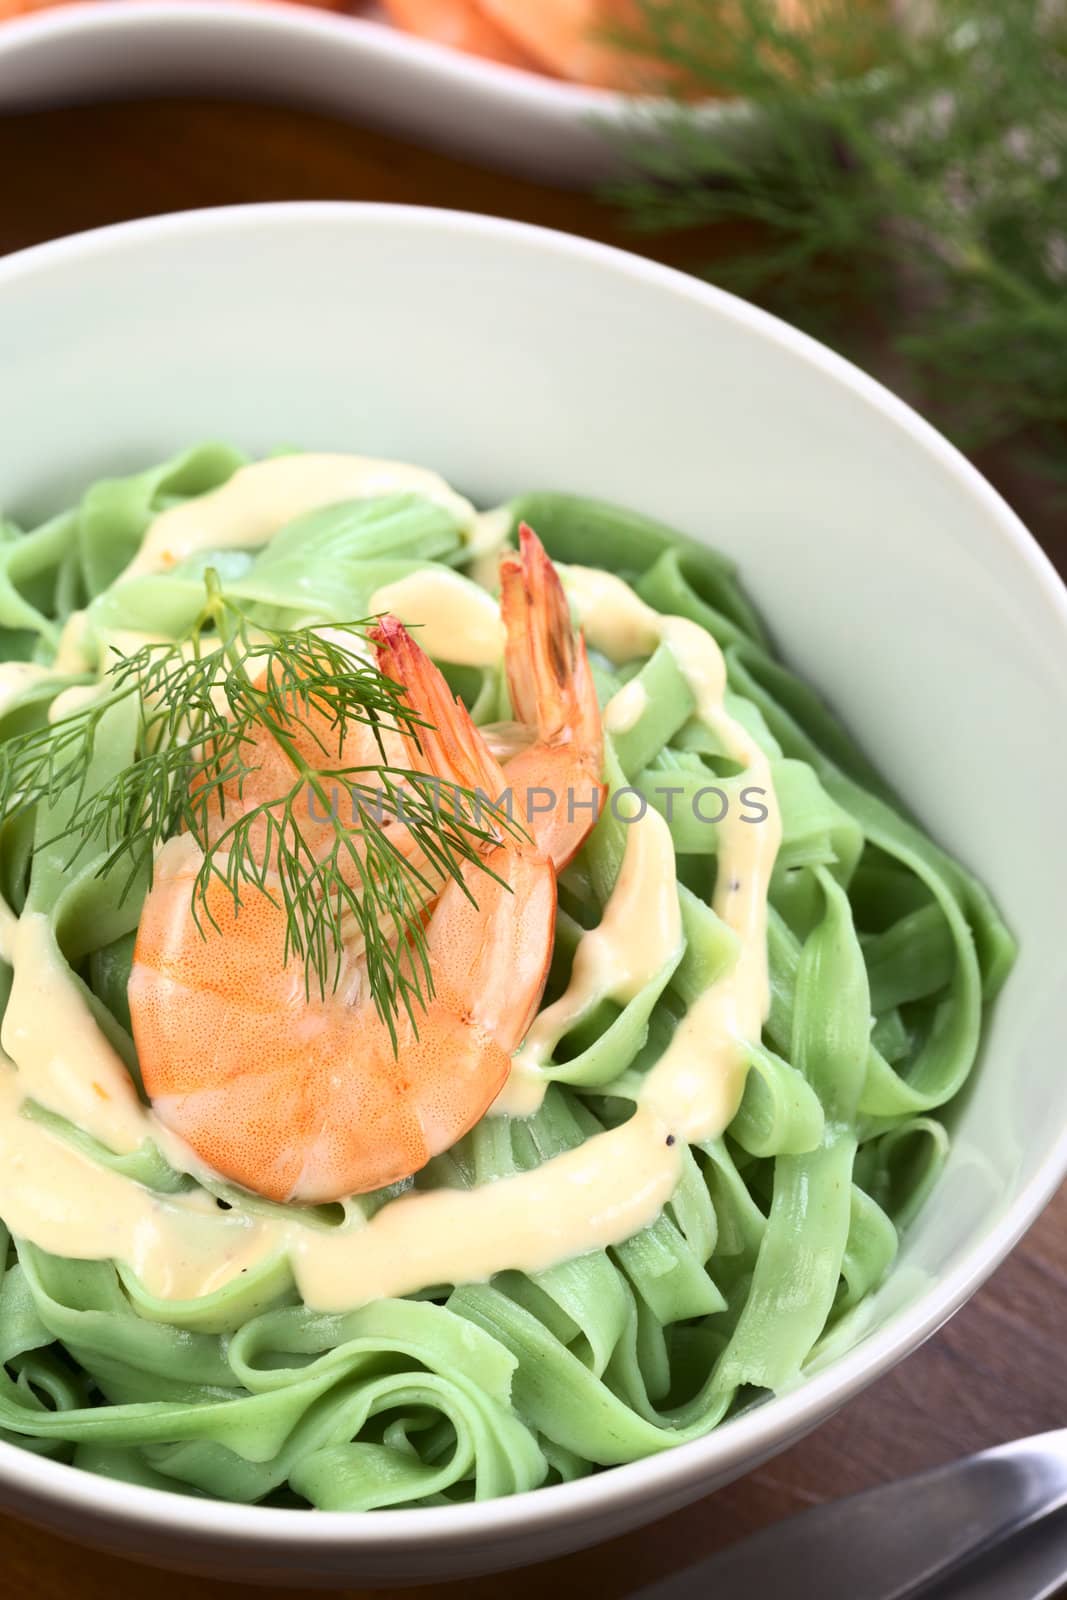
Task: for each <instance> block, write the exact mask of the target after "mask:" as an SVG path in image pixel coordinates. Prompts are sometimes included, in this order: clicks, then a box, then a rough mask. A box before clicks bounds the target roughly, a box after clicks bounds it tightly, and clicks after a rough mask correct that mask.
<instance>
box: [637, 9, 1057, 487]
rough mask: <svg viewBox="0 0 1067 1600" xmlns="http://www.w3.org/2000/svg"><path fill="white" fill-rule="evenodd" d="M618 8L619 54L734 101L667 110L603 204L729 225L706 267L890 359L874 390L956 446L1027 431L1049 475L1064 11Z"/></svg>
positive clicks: (661, 224) (658, 225) (653, 220)
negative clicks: (708, 109) (630, 13)
mask: <svg viewBox="0 0 1067 1600" xmlns="http://www.w3.org/2000/svg"><path fill="white" fill-rule="evenodd" d="M636 5H637V9H638V11H639V13H640V16H641V19H642V23H641V27H640V29H639V30H638V31H637V33H635V36H634V38H633V40H632V41H631V42H632V43H633V44H634V48H635V49H638V48H641V49H643V50H644V51H646V52H648V51H649V43H650V41H652V52H653V53H655V54H657V55H658V56H660V57H661V58H662V59H663V60H664V61H666V62H668V63H669V64H670V65H671V66H672V67H673V68H674V69H676V71H677V73H678V74H679V77H680V78H682V79H684V81H685V83H686V84H687V86H688V90H689V92H690V93H692V94H693V95H694V96H708V95H711V96H714V97H726V98H737V99H738V100H743V101H746V102H747V103H748V107H749V109H748V110H744V109H743V108H741V107H737V108H734V109H733V110H732V111H731V110H730V109H729V108H727V118H726V121H725V122H724V123H720V124H718V125H715V124H712V125H708V124H707V123H706V122H705V123H702V122H701V118H700V114H699V112H696V111H694V110H693V109H692V107H691V106H690V105H688V104H687V103H686V102H685V101H684V100H679V101H677V102H676V103H674V104H672V105H668V106H667V107H666V108H665V109H664V110H663V112H662V114H661V115H659V116H658V119H657V120H658V122H659V128H658V133H659V135H660V142H659V144H658V145H652V146H649V145H648V144H646V143H645V142H644V140H643V139H635V140H633V141H632V147H628V153H629V154H630V155H631V156H632V159H633V161H634V162H635V163H636V167H637V169H638V170H637V174H636V175H635V177H634V178H633V179H632V181H627V182H624V183H622V184H621V185H619V186H618V187H617V188H616V189H615V190H614V191H613V194H614V198H616V199H617V200H618V201H620V202H621V203H622V205H623V206H624V207H625V208H626V209H627V210H628V212H629V214H630V217H631V219H632V221H633V223H634V224H635V225H636V226H637V227H638V228H640V229H642V230H645V231H662V230H675V229H690V228H707V227H708V226H709V225H710V227H711V229H712V235H711V237H712V239H713V240H714V238H715V229H717V228H718V227H719V226H721V225H730V226H731V227H732V233H731V237H730V241H729V246H728V248H725V249H724V253H723V255H722V256H721V257H717V258H716V259H715V260H714V262H713V263H710V264H709V263H707V262H706V261H700V260H694V263H693V265H694V267H696V268H697V269H698V270H701V271H702V272H703V273H704V274H705V275H706V276H708V277H710V278H712V279H713V280H714V281H716V282H717V283H720V284H722V285H724V286H725V287H728V288H732V289H734V290H737V291H738V292H740V293H742V294H746V295H749V296H752V297H754V298H756V299H758V300H760V301H761V302H762V303H764V304H766V305H767V306H768V307H769V308H770V309H772V310H775V311H778V312H779V313H781V314H783V315H785V316H787V317H789V318H790V319H791V320H793V321H795V322H798V323H799V324H800V325H801V326H804V327H806V328H808V329H809V330H810V331H811V332H813V333H816V334H818V335H819V336H821V337H823V338H824V339H827V340H828V341H829V342H830V343H832V344H835V345H837V346H838V347H839V348H842V349H844V350H845V351H846V352H847V353H849V354H851V355H853V356H857V357H858V358H859V359H861V360H864V359H868V361H869V359H870V357H871V353H872V351H873V352H875V355H874V364H878V362H879V354H878V352H880V351H882V349H883V347H888V355H889V361H888V371H887V376H888V377H889V381H890V382H891V383H892V382H897V383H901V382H902V383H903V385H904V387H905V388H906V389H908V390H910V394H911V397H912V398H915V399H916V400H918V401H919V402H920V403H922V404H926V405H930V406H933V407H934V408H935V409H937V410H938V411H939V414H940V417H941V419H942V420H943V422H944V423H945V425H946V426H947V427H948V428H949V430H950V431H951V432H953V433H954V434H955V435H956V436H957V437H958V438H959V439H960V441H961V442H962V443H964V444H965V445H968V446H970V447H972V448H973V447H977V446H981V445H986V444H992V443H995V442H999V441H1002V440H1005V439H1008V438H1011V437H1013V436H1016V435H1019V434H1021V433H1024V432H1025V433H1027V434H1028V436H1029V438H1030V439H1031V440H1033V439H1036V440H1037V441H1038V442H1039V444H1041V445H1042V447H1043V450H1044V454H1045V458H1046V460H1056V461H1058V462H1060V463H1061V464H1062V458H1063V446H1064V434H1063V428H1064V425H1065V424H1067V19H1065V13H1064V11H1063V8H1062V7H1060V6H1058V5H1049V4H1046V3H1043V0H922V3H921V4H920V3H917V0H904V3H897V0H867V3H865V4H861V3H857V0H806V3H805V4H803V5H798V6H797V7H796V8H795V10H796V12H797V13H804V14H805V15H806V19H807V20H806V21H805V22H804V23H803V24H801V23H799V22H796V23H794V24H793V25H791V26H786V25H785V24H783V22H782V21H781V20H779V18H780V16H781V15H783V14H785V13H783V12H780V11H779V8H778V5H777V4H776V3H775V0H636ZM638 34H639V35H640V37H638ZM645 119H646V114H644V113H643V114H642V121H643V123H644V122H645ZM697 248H699V245H698V246H697ZM900 358H903V359H902V360H901V359H900Z"/></svg>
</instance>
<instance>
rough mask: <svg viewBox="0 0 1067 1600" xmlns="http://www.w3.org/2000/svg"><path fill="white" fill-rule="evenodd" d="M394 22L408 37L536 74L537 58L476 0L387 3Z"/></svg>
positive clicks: (423, 0) (390, 1) (395, 0)
mask: <svg viewBox="0 0 1067 1600" xmlns="http://www.w3.org/2000/svg"><path fill="white" fill-rule="evenodd" d="M385 9H386V11H387V12H388V13H389V15H390V16H391V17H392V19H393V21H394V22H395V23H397V24H398V26H399V27H401V28H406V29H407V31H408V32H409V33H417V34H421V36H422V37H423V38H424V39H434V40H435V41H436V42H437V43H438V44H448V45H452V46H453V48H454V49H456V50H465V51H466V52H467V54H468V55H472V56H485V57H486V58H487V59H488V60H490V61H504V62H506V63H507V64H508V65H509V66H512V67H525V68H526V69H527V70H528V71H534V72H536V71H537V67H538V63H537V60H536V58H535V57H533V56H531V55H530V53H529V52H528V51H526V50H524V49H523V48H522V46H521V45H520V44H519V43H518V41H517V40H515V39H513V38H512V37H511V35H510V34H508V33H505V31H504V29H503V28H498V27H497V26H496V24H495V23H494V22H492V21H491V20H490V19H489V18H488V17H487V16H486V15H485V13H484V11H483V10H482V9H481V7H480V6H479V5H478V4H477V3H476V0H385Z"/></svg>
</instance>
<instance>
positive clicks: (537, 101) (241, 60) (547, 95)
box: [0, 0, 729, 187]
mask: <svg viewBox="0 0 1067 1600" xmlns="http://www.w3.org/2000/svg"><path fill="white" fill-rule="evenodd" d="M179 93H187V94H198V95H209V94H215V95H218V94H230V95H243V96H248V97H249V98H254V99H260V100H278V101H282V102H284V103H287V104H290V105H295V106H301V107H305V108H307V109H309V110H317V111H326V112H331V113H333V114H334V115H335V116H340V117H346V118H349V119H351V120H352V121H354V122H365V123H370V124H372V125H373V126H375V127H381V128H385V129H388V130H390V131H392V132H394V133H398V134H401V135H407V136H408V137H410V138H413V139H416V140H418V141H420V142H423V143H426V144H430V145H435V146H437V147H439V148H440V149H442V150H447V151H450V152H451V153H453V154H454V155H459V156H467V157H469V158H470V159H471V160H473V161H477V162H479V163H480V164H482V165H485V166H493V167H500V168H503V170H504V171H507V172H517V173H521V174H522V175H524V176H526V177H531V178H539V179H542V180H543V181H546V182H551V183H558V184H562V185H565V186H568V187H569V186H571V185H574V186H582V185H587V184H593V183H596V182H598V181H600V180H601V179H603V178H607V177H610V176H612V175H613V174H615V173H617V172H618V170H619V168H620V166H621V157H620V146H619V144H618V142H617V140H613V139H612V138H611V137H609V132H608V130H610V129H612V128H617V127H619V126H620V125H626V126H627V127H630V126H631V125H632V123H633V114H634V109H635V102H634V101H633V100H631V99H629V98H628V97H627V96H626V95H621V94H615V93H612V92H611V91H610V90H606V89H591V88H587V87H585V86H584V85H582V84H576V83H562V82H559V81H558V80H556V79H553V78H549V77H544V76H542V75H540V74H539V73H536V72H524V71H521V70H519V69H518V68H515V67H509V66H504V65H503V64H501V63H500V62H496V61H483V60H481V59H479V58H478V57H475V56H468V55H464V54H462V53H461V52H460V51H458V50H453V49H450V48H448V47H447V46H445V45H439V44H434V43H433V42H431V41H428V40H425V39H418V38H415V37H413V36H412V35H411V34H408V33H403V32H402V31H401V30H400V29H399V28H394V27H392V26H390V25H389V24H388V23H383V22H378V21H375V20H373V19H371V18H366V17H352V16H348V15H338V14H336V13H333V12H329V11H317V10H314V9H310V8H308V7H305V6H299V5H248V4H243V3H241V0H236V3H230V0H101V3H100V4H88V5H72V6H64V7H61V8H59V9H57V10H48V11H41V12H35V13H32V14H30V15H27V16H25V17H20V18H18V19H17V20H15V21H13V22H5V23H2V24H0V112H3V111H25V110H30V109H36V108H37V107H40V106H47V105H61V104H65V103H68V102H81V101H86V100H99V99H103V98H107V97H116V98H122V97H124V96H125V97H129V96H136V97H141V96H145V95H158V94H179ZM727 115H729V113H727V112H726V110H725V108H724V107H722V106H719V105H715V104H712V103H710V102H709V104H708V106H707V107H706V108H705V109H704V110H702V112H701V116H702V117H703V118H704V119H705V121H708V122H713V121H717V120H719V119H721V118H723V117H724V116H727Z"/></svg>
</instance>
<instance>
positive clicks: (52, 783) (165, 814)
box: [0, 571, 519, 1047]
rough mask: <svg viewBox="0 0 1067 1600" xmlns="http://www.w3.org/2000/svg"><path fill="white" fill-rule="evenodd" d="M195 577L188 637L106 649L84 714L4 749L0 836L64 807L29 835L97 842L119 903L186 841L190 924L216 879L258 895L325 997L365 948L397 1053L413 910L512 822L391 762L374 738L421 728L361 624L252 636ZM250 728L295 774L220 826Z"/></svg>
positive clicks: (419, 950)
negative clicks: (366, 754) (299, 735)
mask: <svg viewBox="0 0 1067 1600" xmlns="http://www.w3.org/2000/svg"><path fill="white" fill-rule="evenodd" d="M206 583H207V598H206V601H205V604H204V607H203V609H202V611H201V612H200V614H199V616H198V618H197V620H196V622H195V624H194V625H193V627H192V629H191V630H190V632H189V633H188V634H187V636H186V637H185V638H184V639H182V640H178V641H175V642H163V643H158V644H156V643H152V644H146V645H144V646H143V647H142V648H141V649H139V650H137V651H135V652H133V653H131V654H129V655H120V656H118V657H117V659H116V661H115V663H114V665H113V666H112V667H111V669H110V670H109V671H108V672H107V674H106V675H105V677H104V678H103V680H102V681H101V683H100V685H99V688H98V689H97V690H96V691H95V692H94V693H93V694H92V697H91V698H90V699H89V700H88V701H87V702H86V703H85V704H84V705H82V706H80V707H79V708H78V709H77V710H75V711H73V712H72V713H71V714H70V715H68V716H65V717H61V718H60V719H58V720H57V721H56V722H54V723H51V724H49V725H47V726H45V727H40V728H35V729H32V730H30V731H28V732H26V733H23V734H20V735H18V736H16V737H14V738H11V739H9V740H8V741H6V742H5V743H4V745H3V746H2V747H0V826H2V824H3V822H5V821H7V820H8V819H9V818H11V817H13V816H15V815H18V814H19V813H23V812H26V811H28V810H30V809H31V808H33V807H36V806H42V807H45V808H47V807H51V806H54V805H55V804H56V803H57V802H58V801H59V800H61V799H63V800H64V801H65V802H66V808H67V812H68V815H69V817H70V819H71V820H70V822H69V823H68V824H67V825H66V826H65V827H63V828H62V829H60V830H58V831H57V833H56V834H54V835H53V836H52V839H51V840H46V841H39V843H50V842H53V840H55V839H62V838H65V837H73V836H75V834H76V835H77V836H78V838H79V839H80V840H84V839H85V838H87V837H89V838H97V839H99V840H100V841H101V844H102V848H103V850H104V852H105V854H104V856H103V859H102V861H101V863H100V866H99V869H98V871H99V875H100V876H103V875H105V874H107V873H110V872H111V871H113V870H116V869H119V868H125V869H126V870H127V871H128V879H127V882H126V885H125V888H124V890H123V892H124V893H129V892H130V889H131V888H132V887H133V885H134V884H135V883H137V882H143V881H145V877H146V876H147V877H148V880H149V881H150V879H151V871H152V861H153V856H154V853H155V851H156V850H157V849H158V847H159V846H160V845H161V844H162V843H163V842H164V841H165V840H167V839H169V838H172V837H173V836H175V835H176V834H179V833H183V832H186V833H189V834H191V835H192V836H193V837H194V839H195V840H196V842H197V844H198V845H199V846H200V848H201V850H202V851H203V852H204V859H203V863H202V865H201V867H200V869H199V872H198V874H197V878H196V882H195V885H194V890H193V914H194V916H196V917H197V919H198V923H199V924H200V926H201V929H202V931H204V929H203V923H202V921H201V920H200V919H201V918H202V917H203V916H204V915H205V914H206V916H207V917H208V919H209V920H212V921H213V920H214V919H212V918H211V913H210V909H209V908H208V907H207V902H206V894H207V889H208V886H209V884H210V882H211V880H212V879H213V878H216V879H219V880H221V881H222V882H223V883H224V884H225V885H226V887H227V889H228V890H229V892H230V893H231V895H232V897H233V902H234V905H235V907H236V908H237V910H238V911H239V910H240V904H241V891H242V888H243V887H245V886H253V887H255V888H256V889H258V890H262V891H263V892H265V893H267V894H269V895H270V896H271V898H272V899H273V900H274V901H275V903H280V904H281V906H282V907H283V908H284V910H285V914H286V950H285V955H286V958H287V959H288V958H289V957H290V956H292V955H296V956H299V957H300V958H302V960H303V961H304V963H305V971H306V981H307V985H308V991H309V993H310V986H311V984H312V982H313V981H314V982H315V983H317V985H318V987H319V991H320V993H325V992H326V989H327V987H335V986H336V984H337V982H338V980H339V977H340V973H341V962H342V948H343V946H345V945H348V946H351V944H352V942H353V940H355V941H356V942H359V941H361V942H362V945H363V959H364V961H365V964H366V969H367V977H368V982H369V986H370V990H371V993H372V994H373V996H374V1001H375V1005H376V1006H377V1009H378V1011H379V1013H380V1015H381V1017H382V1019H383V1021H384V1022H385V1023H386V1025H387V1026H388V1028H389V1031H390V1034H391V1036H392V1038H393V1042H394V1047H395V1045H396V1019H397V1017H398V1015H399V1012H400V1009H401V1007H402V1008H403V1009H404V1010H405V1011H406V1012H407V1014H408V1015H409V1017H410V1018H411V1020H412V1023H413V1024H414V1025H416V1026H417V1017H416V1012H417V1011H418V1010H419V1009H421V1008H422V1007H424V1006H425V1004H426V1001H427V999H428V998H429V996H431V995H432V993H433V975H432V972H431V969H430V964H429V958H428V951H427V944H426V933H425V926H424V913H425V910H426V907H427V905H428V904H429V903H430V902H431V901H432V900H434V899H435V898H436V897H437V896H438V895H439V894H440V892H441V890H442V888H443V886H444V885H445V883H446V882H448V881H449V880H453V881H455V882H458V883H460V884H461V885H462V886H463V887H464V890H465V892H466V893H467V894H468V895H470V889H469V887H468V886H467V885H466V883H465V881H464V877H463V872H464V868H465V867H467V866H469V865H473V866H476V867H477V868H479V869H480V870H482V871H485V872H487V873H489V875H490V876H495V874H493V873H492V871H491V869H490V868H489V867H488V866H487V864H486V862H485V859H484V857H483V854H482V853H481V849H480V847H483V846H485V845H486V844H488V843H490V842H492V841H494V840H496V839H498V838H499V836H500V831H501V830H508V831H512V832H515V831H519V830H518V829H517V825H516V824H515V823H513V822H512V821H511V820H510V819H509V818H508V817H507V816H506V815H505V814H504V813H503V812H502V811H501V809H500V808H499V807H497V806H493V805H491V804H489V803H487V801H486V798H485V797H484V796H482V795H480V794H479V795H475V794H474V793H473V792H472V791H469V790H467V789H464V788H463V787H462V786H461V785H458V784H452V783H448V782H446V781H445V780H443V779H439V778H437V777H429V776H427V775H426V774H425V773H421V772H419V771H416V770H414V769H412V768H409V767H405V766H398V765H396V763H395V762H393V761H390V760H389V759H388V758H387V756H386V747H385V736H386V735H387V734H389V733H406V734H408V735H413V736H414V737H415V739H416V740H417V739H418V734H419V729H420V728H424V727H426V726H427V724H426V723H425V721H424V719H422V718H420V717H419V716H418V715H417V714H416V713H415V712H414V711H413V710H412V708H411V707H410V706H409V705H408V704H407V702H406V700H405V690H404V689H403V688H402V687H401V686H400V685H399V684H396V683H394V682H392V680H391V679H389V678H387V677H385V676H384V675H383V673H381V672H380V671H379V670H378V668H377V667H376V666H374V665H372V664H371V663H369V662H368V661H366V660H365V659H364V658H363V656H362V655H361V654H360V653H359V647H360V643H361V641H362V638H363V632H364V629H365V628H366V627H367V626H369V623H358V622H357V623H348V624H344V625H340V626H334V627H331V628H330V630H329V634H328V635H323V634H322V633H320V632H318V631H316V630H315V629H314V628H298V629H292V630H273V629H270V628H264V627H262V626H261V625H259V624H254V623H252V622H250V620H249V618H248V617H247V615H246V614H245V613H244V611H242V610H241V608H240V607H239V606H237V605H236V604H234V602H233V601H232V600H230V599H228V598H227V597H226V595H225V594H224V593H223V592H222V589H221V587H220V585H219V582H218V579H217V577H216V575H215V574H214V573H213V572H210V571H209V572H208V574H207V577H206ZM131 699H132V700H134V701H135V703H136V706H137V716H138V734H137V758H136V759H135V761H134V762H133V763H132V764H131V765H130V766H128V767H126V768H125V769H124V770H123V771H121V772H120V773H119V774H118V775H117V776H116V777H115V778H113V779H112V780H111V781H110V782H109V783H106V784H105V785H103V787H100V788H94V787H93V786H92V782H91V767H92V762H93V754H94V750H95V749H96V745H97V740H98V739H99V738H101V737H106V736H107V735H106V730H103V729H102V723H103V719H104V718H105V716H106V714H107V713H108V712H109V711H110V710H111V709H112V708H113V707H115V706H116V705H118V704H120V703H121V702H123V701H129V700H131ZM312 715H313V720H314V721H315V722H317V723H318V726H319V727H320V728H322V727H324V728H325V730H326V734H325V736H323V735H322V734H321V733H318V732H315V733H313V737H314V741H315V743H316V745H317V746H318V747H319V750H321V755H322V760H321V761H319V760H318V758H317V756H316V758H315V759H314V761H309V760H308V759H307V757H306V755H305V754H304V753H302V751H301V750H300V748H299V746H298V744H297V743H296V742H295V740H294V734H295V733H296V731H297V729H298V728H303V729H304V730H305V731H306V730H307V728H308V718H309V717H311V716H312ZM320 719H321V720H320ZM357 725H363V726H365V727H369V728H370V729H372V730H373V733H374V736H375V742H376V746H377V752H378V756H380V764H379V763H378V761H377V760H376V761H375V762H374V763H373V764H371V763H368V764H364V765H359V766H352V765H345V764H344V763H343V758H342V750H343V745H344V742H345V738H346V736H347V735H348V733H349V732H350V731H351V730H352V729H353V728H354V727H356V726H357ZM264 731H265V732H266V733H268V734H269V735H270V737H271V738H272V739H273V740H274V741H275V742H276V744H277V745H278V746H279V747H280V748H281V750H282V751H283V752H284V753H285V755H286V756H287V757H288V760H289V761H290V763H291V764H292V767H293V769H294V776H293V782H292V785H291V786H290V787H289V788H288V789H287V790H285V791H284V792H283V793H279V794H272V795H271V796H270V798H269V799H265V800H262V801H260V802H257V803H256V804H255V805H253V806H250V807H249V808H248V809H247V810H244V809H242V810H241V812H240V814H238V815H233V813H234V811H235V809H236V808H235V807H234V806H233V805H232V803H231V805H230V812H231V817H232V820H227V819H226V800H227V791H228V792H229V795H230V797H231V801H232V796H233V795H234V793H236V794H237V795H238V796H241V797H242V798H243V786H244V784H245V782H246V781H247V779H248V777H249V775H250V774H251V773H252V772H254V771H255V770H256V767H255V764H254V763H253V764H249V762H248V760H247V759H246V756H247V751H248V749H249V745H250V742H251V741H253V740H254V739H255V738H256V737H257V736H259V735H261V734H262V733H263V732H264ZM72 801H73V803H71V802H72ZM220 813H221V818H220ZM483 818H484V819H485V821H484V823H483ZM213 819H214V822H215V827H214V829H211V830H209V824H210V823H211V822H212V820H213ZM220 820H221V824H222V825H221V829H220V827H219V823H220ZM395 820H400V821H402V822H403V824H404V826H405V827H406V829H407V834H408V836H409V839H410V840H411V841H412V842H413V844H414V846H415V848H414V850H413V851H412V852H411V853H410V854H409V853H407V852H402V851H401V850H400V849H398V847H397V844H396V842H395V840H394V839H392V838H390V836H389V831H388V830H389V825H390V823H391V822H393V821H395ZM323 825H325V827H326V831H327V846H326V848H325V849H323V848H322V845H321V832H320V830H321V829H322V827H323ZM211 831H214V832H215V837H214V838H211V837H210V832H211ZM309 835H314V836H315V837H316V839H317V841H318V846H317V848H316V847H313V845H312V842H311V838H310V837H309ZM79 849H80V846H79Z"/></svg>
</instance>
